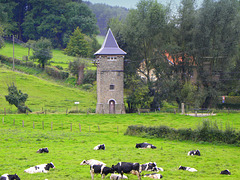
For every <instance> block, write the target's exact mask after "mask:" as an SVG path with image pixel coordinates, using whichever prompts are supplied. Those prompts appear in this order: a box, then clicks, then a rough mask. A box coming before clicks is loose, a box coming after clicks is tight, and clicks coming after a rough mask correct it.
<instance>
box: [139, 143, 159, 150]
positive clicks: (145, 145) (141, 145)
mask: <svg viewBox="0 0 240 180" xmlns="http://www.w3.org/2000/svg"><path fill="white" fill-rule="evenodd" d="M136 148H139V149H146V148H152V149H156V148H157V147H156V146H154V145H152V144H149V143H146V142H144V143H139V144H136Z"/></svg>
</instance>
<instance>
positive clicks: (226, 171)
mask: <svg viewBox="0 0 240 180" xmlns="http://www.w3.org/2000/svg"><path fill="white" fill-rule="evenodd" d="M220 174H226V175H231V172H230V171H229V170H228V169H226V170H224V171H221V172H220Z"/></svg>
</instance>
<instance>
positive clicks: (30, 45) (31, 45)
mask: <svg viewBox="0 0 240 180" xmlns="http://www.w3.org/2000/svg"><path fill="white" fill-rule="evenodd" d="M35 43H36V41H34V40H28V41H27V42H26V43H25V44H24V45H23V46H24V47H26V48H28V58H29V57H30V50H31V49H32V48H33V46H34V44H35Z"/></svg>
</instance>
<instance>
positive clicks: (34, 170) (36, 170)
mask: <svg viewBox="0 0 240 180" xmlns="http://www.w3.org/2000/svg"><path fill="white" fill-rule="evenodd" d="M50 168H55V166H54V165H53V163H52V162H51V163H48V164H40V165H36V166H33V167H30V168H28V169H26V170H24V172H26V173H30V174H33V173H42V172H43V173H48V172H49V170H50Z"/></svg>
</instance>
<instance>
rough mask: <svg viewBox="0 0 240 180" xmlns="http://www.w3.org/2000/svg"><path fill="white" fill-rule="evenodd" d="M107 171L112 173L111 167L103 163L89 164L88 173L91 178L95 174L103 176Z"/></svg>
mask: <svg viewBox="0 0 240 180" xmlns="http://www.w3.org/2000/svg"><path fill="white" fill-rule="evenodd" d="M109 173H113V169H112V168H110V167H106V166H104V165H91V166H90V174H91V177H92V180H94V175H95V174H101V176H102V179H104V178H105V176H106V175H108V174H109Z"/></svg>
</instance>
